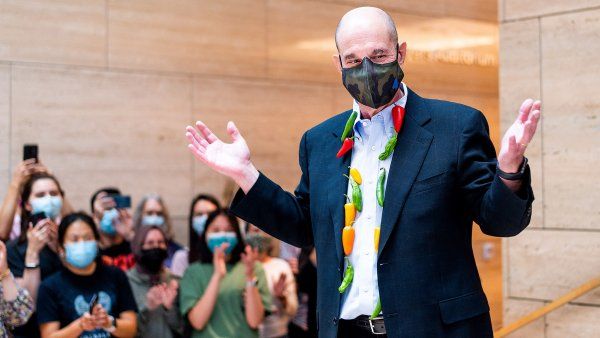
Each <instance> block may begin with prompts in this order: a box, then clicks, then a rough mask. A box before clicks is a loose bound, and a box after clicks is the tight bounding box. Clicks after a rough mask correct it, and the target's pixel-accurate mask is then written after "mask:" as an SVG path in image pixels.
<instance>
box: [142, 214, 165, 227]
mask: <svg viewBox="0 0 600 338" xmlns="http://www.w3.org/2000/svg"><path fill="white" fill-rule="evenodd" d="M164 224H165V218H164V217H163V216H158V215H147V216H144V217H142V225H144V226H157V227H162V226H163V225H164Z"/></svg>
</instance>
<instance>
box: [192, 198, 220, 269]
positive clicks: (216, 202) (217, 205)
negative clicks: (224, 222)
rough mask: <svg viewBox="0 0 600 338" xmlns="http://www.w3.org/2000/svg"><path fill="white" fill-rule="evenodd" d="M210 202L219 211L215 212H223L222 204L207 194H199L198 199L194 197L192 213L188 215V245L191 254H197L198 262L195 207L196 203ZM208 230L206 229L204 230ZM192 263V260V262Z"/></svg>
mask: <svg viewBox="0 0 600 338" xmlns="http://www.w3.org/2000/svg"><path fill="white" fill-rule="evenodd" d="M203 200H204V201H209V202H210V203H212V204H214V205H215V206H216V207H217V209H216V210H215V212H217V211H220V210H221V204H220V203H219V201H218V200H217V199H216V198H215V197H214V196H212V195H207V194H199V195H196V197H194V199H193V200H192V204H190V213H189V215H188V236H189V238H188V243H190V253H191V252H196V254H194V255H196V259H195V260H194V261H197V260H198V256H197V251H198V250H197V249H198V236H199V235H198V234H197V233H196V231H195V230H194V226H193V223H194V207H195V206H196V203H198V202H200V201H203ZM204 229H206V227H205V228H204ZM191 256H192V255H190V256H189V257H190V258H191ZM190 261H191V260H190Z"/></svg>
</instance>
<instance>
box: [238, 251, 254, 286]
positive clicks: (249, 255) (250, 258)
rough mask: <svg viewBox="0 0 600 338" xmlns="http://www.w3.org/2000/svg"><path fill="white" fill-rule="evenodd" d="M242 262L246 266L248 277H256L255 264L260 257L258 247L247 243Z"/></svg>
mask: <svg viewBox="0 0 600 338" xmlns="http://www.w3.org/2000/svg"><path fill="white" fill-rule="evenodd" d="M240 258H241V261H242V263H244V266H245V267H246V278H247V279H252V278H254V264H255V263H256V260H257V259H258V248H256V249H252V247H251V246H250V245H246V248H245V249H244V252H243V253H242V254H241V256H240Z"/></svg>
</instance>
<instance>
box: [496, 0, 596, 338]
mask: <svg viewBox="0 0 600 338" xmlns="http://www.w3.org/2000/svg"><path fill="white" fill-rule="evenodd" d="M499 12H500V21H501V24H500V107H501V114H500V115H501V124H502V129H503V130H504V129H506V128H507V127H508V125H509V124H510V123H512V119H513V118H514V117H515V113H516V109H517V108H518V105H519V103H520V102H521V101H522V100H523V99H525V98H527V97H536V98H541V99H542V101H543V114H542V115H543V118H542V122H541V125H540V126H539V128H538V129H539V131H538V135H536V138H535V140H534V142H532V143H531V145H530V147H529V151H528V153H527V156H528V157H529V159H530V163H531V168H532V172H533V185H534V191H535V194H536V201H535V202H534V213H533V221H532V224H531V225H530V226H529V228H528V229H527V230H525V231H524V233H522V234H520V235H519V236H517V237H516V238H513V239H509V240H506V241H505V242H504V263H505V265H504V266H505V269H504V288H505V292H504V294H505V307H504V314H505V318H504V323H505V324H507V323H509V322H511V321H513V320H515V319H516V318H518V317H519V316H522V315H523V314H526V313H527V312H529V311H531V310H533V309H536V308H539V307H540V306H543V305H544V304H546V303H547V302H549V301H551V300H554V299H556V298H557V297H559V296H561V295H563V294H565V293H566V292H568V291H569V290H571V289H573V288H575V287H577V286H578V285H580V284H583V283H584V282H586V281H588V280H589V279H590V278H593V277H597V276H598V273H599V272H600V260H599V259H598V257H600V206H599V204H598V203H599V201H600V189H599V188H600V185H599V184H598V173H599V170H598V167H599V165H600V115H599V112H600V96H599V95H598V88H599V87H600V76H599V74H600V64H599V63H598V54H599V53H600V1H597V0H596V1H593V0H589V1H566V0H562V1H560V0H552V1H541V0H533V1H531V0H530V1H519V0H503V1H500V3H499ZM598 318H600V290H596V291H594V292H592V293H590V294H588V295H587V296H584V297H581V298H580V299H577V300H575V301H574V302H573V303H572V304H570V305H568V306H566V307H564V308H562V309H561V310H559V311H556V312H554V313H552V314H549V315H548V316H546V317H544V318H542V319H540V320H538V321H537V322H536V323H534V324H533V325H531V326H529V327H528V328H526V329H524V330H523V331H522V332H518V333H515V334H513V335H512V336H511V337H595V336H598V333H599V332H600V322H599V321H598Z"/></svg>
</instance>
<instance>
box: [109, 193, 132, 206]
mask: <svg viewBox="0 0 600 338" xmlns="http://www.w3.org/2000/svg"><path fill="white" fill-rule="evenodd" d="M112 198H113V199H114V200H115V204H116V208H117V209H129V208H131V196H125V195H114V196H112Z"/></svg>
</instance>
